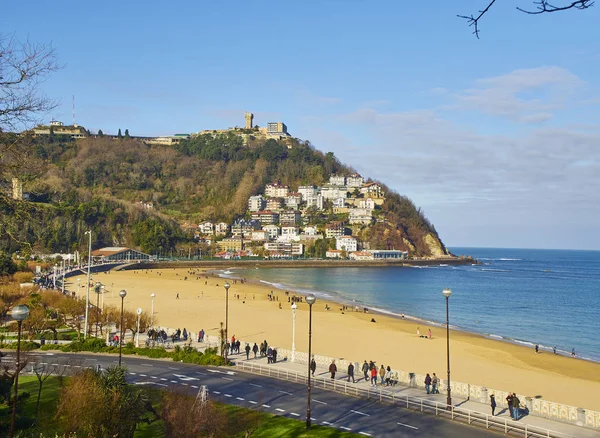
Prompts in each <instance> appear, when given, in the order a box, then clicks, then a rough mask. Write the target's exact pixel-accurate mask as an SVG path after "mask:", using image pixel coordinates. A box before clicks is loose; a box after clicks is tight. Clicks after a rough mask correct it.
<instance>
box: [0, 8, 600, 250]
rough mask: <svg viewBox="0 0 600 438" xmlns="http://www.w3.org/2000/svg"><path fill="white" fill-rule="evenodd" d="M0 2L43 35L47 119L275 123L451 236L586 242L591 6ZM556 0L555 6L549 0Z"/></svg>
mask: <svg viewBox="0 0 600 438" xmlns="http://www.w3.org/2000/svg"><path fill="white" fill-rule="evenodd" d="M487 3H488V1H487V0H468V1H467V0H464V1H460V0H456V1H451V2H450V1H442V0H433V1H427V2H424V1H411V2H408V1H398V0H390V1H383V0H368V1H366V0H364V1H363V0H307V1H303V2H280V1H261V0H258V1H253V2H239V1H224V2H207V1H206V2H205V1H200V2H199V1H177V2H152V1H151V2H148V1H144V2H142V1H127V2H115V1H106V2H74V1H60V0H59V1H55V2H41V1H40V2H34V3H33V4H35V7H33V6H32V5H33V4H32V3H31V2H9V3H7V4H6V5H4V6H3V10H2V14H1V15H0V33H2V34H4V35H14V36H16V37H17V38H19V39H22V40H24V39H27V38H28V39H29V40H30V41H33V42H39V43H52V45H53V47H54V48H55V50H56V53H57V55H58V57H59V61H60V63H61V64H62V66H63V68H62V69H61V70H59V71H58V72H56V73H54V74H53V75H52V76H51V77H50V78H49V79H48V80H47V81H46V82H45V83H44V84H43V90H44V92H45V94H46V95H47V96H48V97H51V98H55V99H58V100H59V101H60V102H61V104H60V105H59V107H58V108H56V109H55V110H53V112H52V113H51V114H48V115H47V116H46V119H58V120H62V121H64V122H66V123H70V122H71V121H72V108H71V107H72V103H71V101H72V96H73V95H74V96H75V106H76V121H77V123H79V124H80V125H82V126H85V127H86V128H88V129H90V130H91V131H96V130H98V129H102V130H103V131H104V132H105V133H116V132H117V130H118V129H119V128H121V129H123V130H125V129H129V132H130V133H131V135H171V134H175V133H192V132H198V131H200V130H202V129H224V128H228V127H232V126H243V125H244V111H251V112H253V113H254V115H255V118H254V121H255V123H256V124H258V125H261V126H265V125H266V123H267V122H271V121H283V122H284V123H286V125H287V126H288V130H289V132H290V133H291V134H292V135H293V136H295V137H298V138H301V139H306V140H310V142H311V143H312V144H313V145H314V146H315V147H316V148H317V149H319V150H322V151H324V152H329V151H331V152H334V153H335V155H336V156H337V157H338V158H339V159H340V161H342V162H344V163H346V164H348V165H350V166H352V167H353V168H354V169H356V170H357V171H358V172H360V173H361V174H362V175H363V176H366V177H371V178H373V179H376V180H379V181H382V182H383V183H385V184H386V185H388V186H389V187H390V188H391V189H393V190H395V191H397V192H399V193H401V194H403V195H406V196H408V197H409V198H410V199H412V200H413V201H414V202H415V204H416V205H417V206H419V207H421V208H422V209H423V211H424V212H425V214H426V216H427V217H428V218H429V219H430V220H431V222H432V223H433V224H434V225H435V227H436V229H437V231H438V233H439V234H440V237H441V238H442V240H443V242H444V243H445V244H446V245H447V246H450V247H453V246H475V247H511V248H559V249H594V250H598V249H600V233H599V232H598V228H597V227H598V219H600V152H599V147H600V38H598V23H599V22H600V4H599V5H597V6H595V7H592V8H590V9H588V10H585V11H574V10H570V11H566V12H557V13H552V14H543V15H526V14H523V13H522V12H519V11H517V10H516V7H517V6H520V7H523V8H531V9H533V8H535V5H534V4H533V3H532V0H497V1H496V3H495V4H494V5H493V6H492V8H491V9H490V10H489V12H488V13H487V14H486V15H485V16H484V18H482V20H481V22H480V25H479V27H480V31H481V34H480V39H477V38H476V37H475V36H474V35H473V34H472V28H470V27H469V26H468V23H467V22H466V21H465V20H463V19H460V18H458V17H457V15H471V14H476V13H477V11H478V10H480V9H483V8H484V7H485V6H486V5H487ZM554 3H557V4H561V0H556V1H555V2H554Z"/></svg>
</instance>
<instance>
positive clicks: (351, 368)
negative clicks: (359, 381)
mask: <svg viewBox="0 0 600 438" xmlns="http://www.w3.org/2000/svg"><path fill="white" fill-rule="evenodd" d="M350 378H352V383H356V381H355V380H354V364H353V363H352V362H350V363H349V364H348V382H349V381H350Z"/></svg>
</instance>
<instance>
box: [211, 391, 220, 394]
mask: <svg viewBox="0 0 600 438" xmlns="http://www.w3.org/2000/svg"><path fill="white" fill-rule="evenodd" d="M213 394H221V393H220V392H219V391H213Z"/></svg>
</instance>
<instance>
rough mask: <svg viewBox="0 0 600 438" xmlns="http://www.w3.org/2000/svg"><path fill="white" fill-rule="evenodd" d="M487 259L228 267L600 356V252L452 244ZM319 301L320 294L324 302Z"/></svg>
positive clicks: (346, 299)
mask: <svg viewBox="0 0 600 438" xmlns="http://www.w3.org/2000/svg"><path fill="white" fill-rule="evenodd" d="M449 249H450V251H451V252H452V253H453V254H456V255H470V256H472V257H474V258H475V259H476V260H478V261H479V262H481V264H473V265H472V264H468V265H460V266H453V265H446V264H444V263H442V264H439V265H434V266H415V267H400V266H393V267H356V268H352V267H340V268H259V269H257V268H255V269H230V270H223V271H222V273H221V275H223V276H232V277H245V278H252V279H254V280H257V281H260V282H263V283H265V284H267V285H270V286H272V287H273V288H274V289H281V290H287V291H291V292H298V293H304V294H308V293H312V294H314V295H315V296H316V297H317V299H318V298H319V297H321V298H326V299H330V300H335V301H338V302H342V303H346V304H350V305H358V306H361V307H362V306H365V307H368V308H369V309H371V310H373V311H377V312H381V313H386V314H391V315H396V316H400V315H401V314H405V317H406V318H407V319H409V318H411V319H415V320H421V321H424V322H428V323H430V324H434V325H440V326H445V321H446V301H445V298H444V296H443V295H442V290H443V289H444V288H450V289H451V290H452V295H451V297H450V299H449V315H450V316H449V321H450V326H451V327H452V328H454V329H458V330H463V331H468V332H473V333H478V334H481V335H484V336H487V337H490V338H494V339H499V340H504V341H507V342H513V343H516V344H521V345H525V346H528V347H531V348H534V347H535V345H536V344H538V345H539V347H540V349H541V350H542V351H543V350H547V351H552V348H553V347H554V346H555V347H556V348H557V352H558V353H559V354H565V355H568V354H571V351H572V349H575V353H576V355H577V357H579V358H583V359H587V360H591V361H596V362H600V251H574V250H573V251H571V250H541V249H508V248H449ZM317 305H318V301H317Z"/></svg>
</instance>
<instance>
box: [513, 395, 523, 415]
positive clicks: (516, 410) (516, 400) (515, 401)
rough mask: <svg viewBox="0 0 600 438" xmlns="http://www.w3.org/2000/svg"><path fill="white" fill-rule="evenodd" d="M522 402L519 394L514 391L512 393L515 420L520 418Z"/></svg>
mask: <svg viewBox="0 0 600 438" xmlns="http://www.w3.org/2000/svg"><path fill="white" fill-rule="evenodd" d="M520 404H521V400H519V397H517V394H515V393H514V392H513V395H512V407H513V416H514V419H515V421H517V420H518V419H519V405H520Z"/></svg>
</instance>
